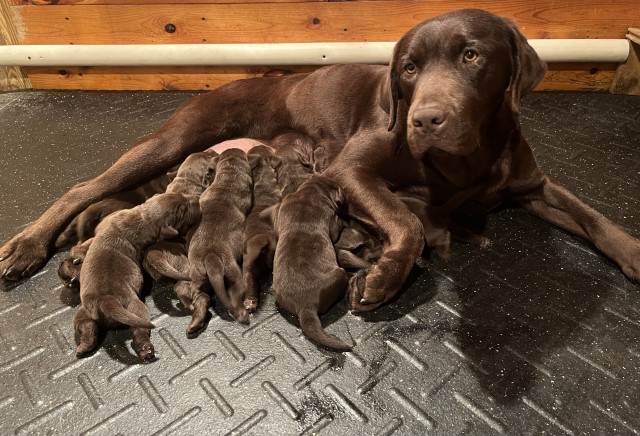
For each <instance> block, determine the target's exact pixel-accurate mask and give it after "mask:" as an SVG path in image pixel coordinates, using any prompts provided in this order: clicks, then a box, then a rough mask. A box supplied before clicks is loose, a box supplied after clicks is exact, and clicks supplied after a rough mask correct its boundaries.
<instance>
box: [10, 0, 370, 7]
mask: <svg viewBox="0 0 640 436" xmlns="http://www.w3.org/2000/svg"><path fill="white" fill-rule="evenodd" d="M318 1H327V0H149V1H145V0H10V3H11V4H13V5H16V6H20V5H36V6H60V5H152V4H218V3H230V4H237V3H300V2H318ZM367 1H378V0H367Z"/></svg>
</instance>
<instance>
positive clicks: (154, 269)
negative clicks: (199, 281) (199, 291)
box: [142, 250, 191, 281]
mask: <svg viewBox="0 0 640 436" xmlns="http://www.w3.org/2000/svg"><path fill="white" fill-rule="evenodd" d="M177 260H179V261H180V263H183V264H184V269H185V271H186V272H185V271H180V270H178V269H177V268H175V267H174V266H173V265H172V264H171V263H170V262H169V259H168V255H167V254H166V253H163V252H162V251H159V250H150V251H147V253H146V254H145V257H144V259H143V260H142V266H143V267H144V269H145V270H146V271H147V272H148V273H149V275H150V276H151V277H152V278H153V279H154V280H160V279H161V278H162V277H168V278H170V279H173V280H176V281H179V280H183V281H189V280H191V276H190V275H189V272H188V264H189V261H188V260H187V258H186V256H185V257H184V259H177Z"/></svg>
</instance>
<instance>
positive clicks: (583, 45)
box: [0, 39, 629, 67]
mask: <svg viewBox="0 0 640 436" xmlns="http://www.w3.org/2000/svg"><path fill="white" fill-rule="evenodd" d="M529 43H530V44H531V45H532V46H533V48H534V49H535V50H536V52H538V55H539V56H540V57H541V58H542V59H543V60H545V61H548V62H624V61H626V59H627V56H628V54H629V41H627V40H626V39H531V40H529ZM394 45H395V43H393V42H334V43H282V44H127V45H5V46H0V65H4V66H25V67H28V66H41V67H44V66H60V67H64V66H67V67H71V66H214V65H217V66H232V65H236V66H240V65H329V64H344V63H370V64H386V63H388V62H389V59H391V54H392V51H393V47H394Z"/></svg>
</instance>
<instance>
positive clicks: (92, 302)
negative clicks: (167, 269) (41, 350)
mask: <svg viewBox="0 0 640 436" xmlns="http://www.w3.org/2000/svg"><path fill="white" fill-rule="evenodd" d="M199 217H200V208H199V206H198V199H197V197H195V196H191V197H189V198H188V197H184V196H182V195H178V194H159V195H156V196H155V197H152V198H150V199H149V200H147V201H146V202H145V203H144V204H142V205H140V206H136V207H134V208H133V209H127V210H121V211H119V212H116V213H114V214H112V215H109V216H108V217H107V218H105V219H104V221H102V222H101V223H100V224H99V225H98V227H97V229H96V236H95V237H94V238H93V242H92V244H91V247H90V248H89V250H88V251H87V255H86V257H85V260H84V263H83V266H82V271H81V272H80V301H81V302H82V306H81V307H80V308H79V309H78V312H77V313H76V316H75V318H74V321H73V326H74V329H75V333H76V342H77V344H78V346H77V348H76V354H77V355H78V356H79V357H80V356H84V355H86V354H87V353H89V352H91V351H93V350H94V349H95V348H96V347H97V345H98V340H99V337H100V330H101V329H104V328H115V327H121V326H123V325H125V326H130V327H131V335H132V337H133V343H132V346H133V348H134V350H135V351H136V353H137V354H138V357H140V358H141V359H143V360H148V359H152V358H153V357H154V348H153V344H152V343H151V339H150V332H149V329H151V328H153V324H151V322H150V320H149V311H148V309H147V306H145V304H144V303H143V302H142V301H141V300H140V291H141V290H142V285H143V276H142V271H141V270H140V262H141V260H142V255H143V251H144V248H145V247H147V246H148V245H150V244H152V243H154V242H156V241H158V240H161V239H165V238H167V237H173V236H177V235H178V234H179V232H186V230H187V228H188V226H190V225H191V224H192V223H193V222H195V221H196V220H197V219H198V218H199Z"/></svg>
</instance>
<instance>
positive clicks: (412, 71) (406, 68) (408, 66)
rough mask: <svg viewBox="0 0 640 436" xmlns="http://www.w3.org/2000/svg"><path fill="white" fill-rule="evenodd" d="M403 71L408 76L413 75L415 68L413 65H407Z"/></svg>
mask: <svg viewBox="0 0 640 436" xmlns="http://www.w3.org/2000/svg"><path fill="white" fill-rule="evenodd" d="M404 70H405V71H406V72H407V73H409V74H413V73H415V72H416V66H415V64H407V65H405V66H404Z"/></svg>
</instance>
